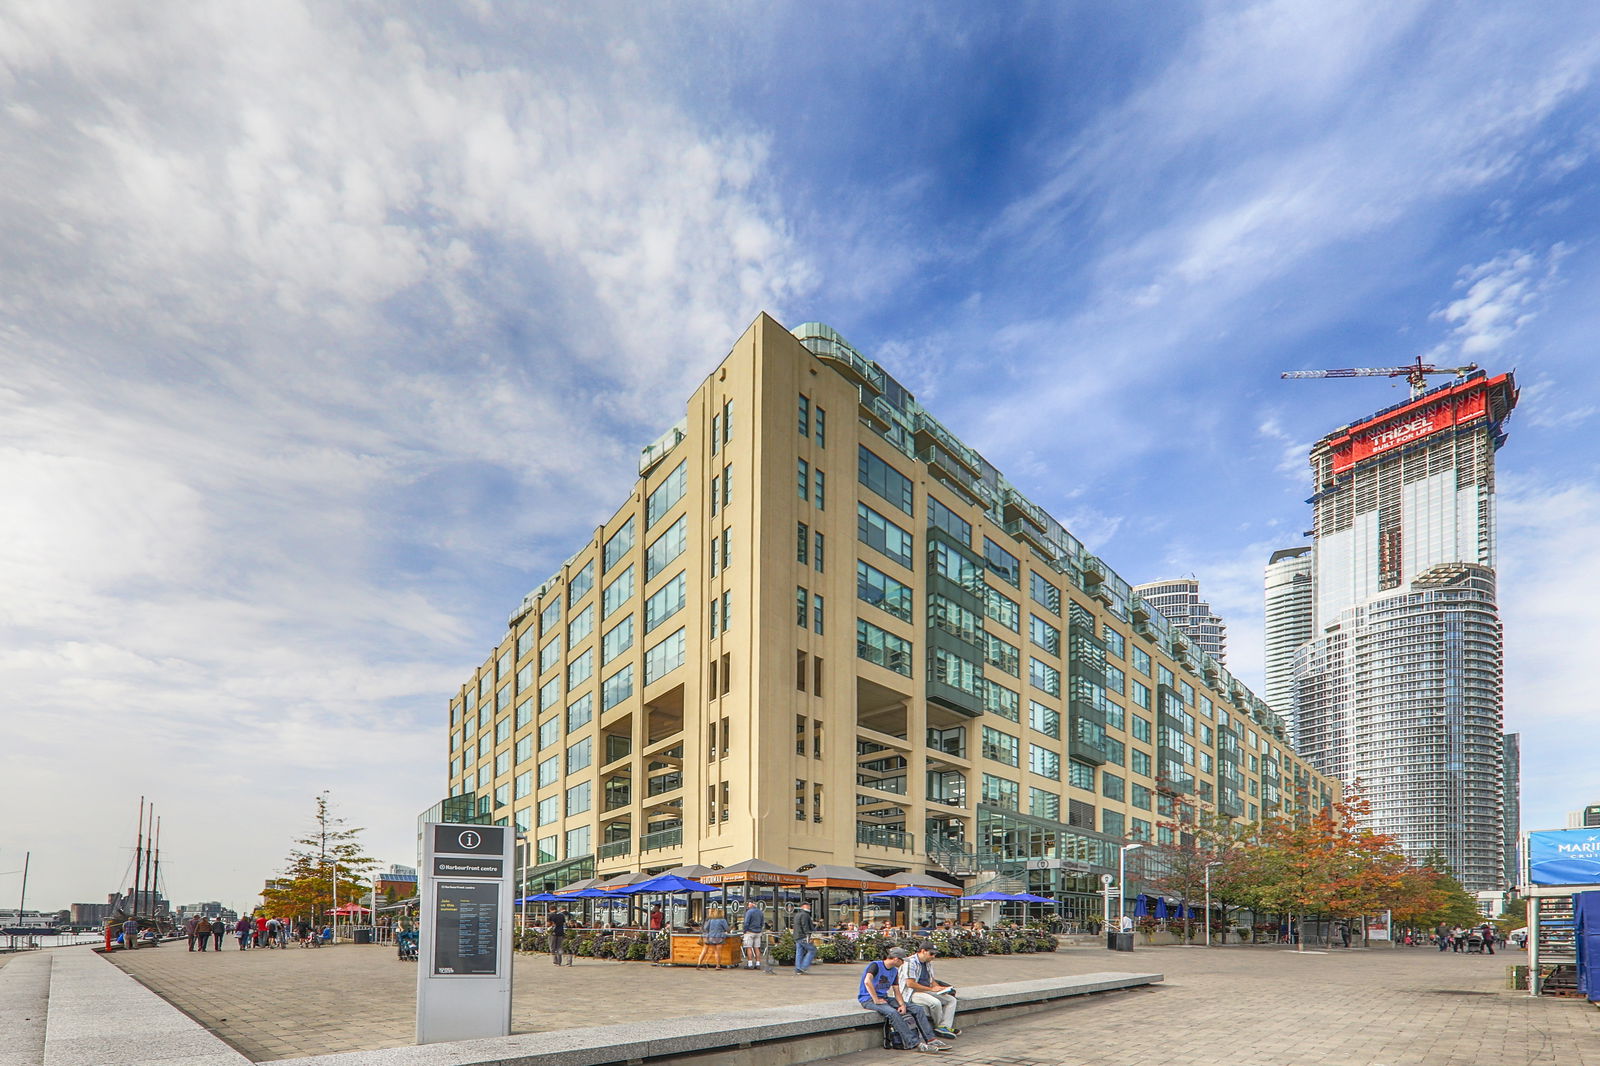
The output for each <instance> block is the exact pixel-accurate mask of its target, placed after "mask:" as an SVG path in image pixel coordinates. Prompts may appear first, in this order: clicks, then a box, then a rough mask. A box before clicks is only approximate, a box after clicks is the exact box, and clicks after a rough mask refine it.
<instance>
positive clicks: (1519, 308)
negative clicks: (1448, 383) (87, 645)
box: [1429, 243, 1571, 361]
mask: <svg viewBox="0 0 1600 1066" xmlns="http://www.w3.org/2000/svg"><path fill="white" fill-rule="evenodd" d="M1570 251H1571V249H1569V248H1567V247H1566V246H1565V245H1563V244H1559V243H1558V244H1555V245H1554V246H1552V247H1551V248H1550V250H1549V251H1548V252H1546V253H1545V254H1544V255H1542V256H1541V255H1538V254H1536V253H1533V252H1526V251H1521V250H1513V251H1509V252H1503V253H1501V254H1500V255H1497V256H1495V257H1494V258H1493V259H1491V260H1489V261H1488V262H1486V263H1480V264H1478V265H1477V266H1475V267H1469V268H1466V269H1464V270H1462V272H1461V279H1460V281H1459V283H1458V284H1457V288H1458V289H1460V290H1462V295H1461V296H1460V297H1459V298H1457V299H1455V300H1452V301H1451V302H1450V303H1448V304H1446V305H1445V306H1444V307H1443V308H1441V309H1440V310H1439V311H1437V312H1435V315H1434V317H1435V318H1437V319H1439V320H1441V321H1443V322H1446V323H1449V324H1450V325H1451V326H1452V327H1453V328H1452V329H1451V331H1450V336H1449V338H1448V339H1447V340H1446V341H1444V342H1443V343H1441V344H1440V345H1438V346H1437V347H1436V348H1435V349H1434V350H1433V351H1432V352H1430V353H1429V361H1437V360H1438V359H1441V358H1443V357H1444V356H1445V355H1446V354H1447V353H1459V354H1460V356H1461V357H1462V358H1465V359H1477V358H1480V357H1482V356H1484V355H1488V354H1490V353H1494V352H1498V351H1499V350H1500V349H1501V348H1503V347H1505V345H1506V342H1507V341H1509V340H1511V338H1512V337H1514V336H1516V334H1517V333H1518V331H1520V330H1521V329H1522V327H1524V326H1526V325H1527V324H1528V323H1529V322H1531V321H1533V319H1534V317H1535V316H1536V315H1537V314H1538V313H1539V311H1540V310H1541V309H1542V307H1543V305H1544V302H1545V299H1546V297H1547V295H1548V293H1549V292H1550V290H1551V289H1552V288H1553V287H1554V286H1555V284H1556V277H1557V273H1558V271H1559V270H1560V267H1561V261H1562V259H1564V258H1566V256H1567V255H1568V254H1569V253H1570Z"/></svg>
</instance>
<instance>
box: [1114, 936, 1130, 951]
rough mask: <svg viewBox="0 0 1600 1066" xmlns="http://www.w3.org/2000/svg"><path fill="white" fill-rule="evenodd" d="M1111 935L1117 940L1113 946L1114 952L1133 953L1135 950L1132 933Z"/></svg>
mask: <svg viewBox="0 0 1600 1066" xmlns="http://www.w3.org/2000/svg"><path fill="white" fill-rule="evenodd" d="M1111 935H1112V937H1113V938H1114V940H1115V943H1114V944H1113V946H1112V948H1111V950H1112V951H1132V950H1133V934H1132V933H1112V934H1111Z"/></svg>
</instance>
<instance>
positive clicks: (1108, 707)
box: [1104, 700, 1126, 729]
mask: <svg viewBox="0 0 1600 1066" xmlns="http://www.w3.org/2000/svg"><path fill="white" fill-rule="evenodd" d="M1104 709H1105V712H1106V728H1107V729H1122V728H1124V726H1123V718H1124V715H1125V714H1126V712H1125V711H1123V709H1122V707H1121V706H1120V705H1118V704H1115V703H1112V702H1111V701H1110V700H1106V704H1105V708H1104Z"/></svg>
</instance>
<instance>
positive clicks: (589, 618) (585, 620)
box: [567, 603, 594, 648]
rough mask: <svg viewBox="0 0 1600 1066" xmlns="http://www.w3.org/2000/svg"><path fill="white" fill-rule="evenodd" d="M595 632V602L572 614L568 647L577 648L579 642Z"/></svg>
mask: <svg viewBox="0 0 1600 1066" xmlns="http://www.w3.org/2000/svg"><path fill="white" fill-rule="evenodd" d="M593 632H594V604H592V603H591V604H589V606H587V607H585V608H584V609H583V610H581V611H579V612H578V613H577V614H575V615H573V616H572V621H570V622H568V623H567V647H569V648H576V647H577V646H578V642H579V641H580V640H582V639H583V638H584V637H587V636H588V635H589V634H590V633H593Z"/></svg>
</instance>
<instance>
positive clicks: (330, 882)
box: [261, 795, 378, 925]
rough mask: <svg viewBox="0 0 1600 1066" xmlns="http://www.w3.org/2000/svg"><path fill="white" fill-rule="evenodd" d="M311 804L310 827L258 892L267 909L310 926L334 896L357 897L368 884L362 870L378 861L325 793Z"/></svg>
mask: <svg viewBox="0 0 1600 1066" xmlns="http://www.w3.org/2000/svg"><path fill="white" fill-rule="evenodd" d="M316 804H317V806H316V813H315V815H314V819H313V826H312V829H311V832H310V833H309V834H307V835H306V836H303V837H300V838H298V839H296V840H295V841H294V843H295V845H296V846H295V847H293V848H291V849H290V851H289V859H288V862H287V864H286V865H285V867H284V869H283V871H282V872H281V873H280V874H279V875H278V877H277V878H276V879H274V880H273V881H272V882H270V883H269V885H268V887H267V888H266V889H265V890H263V891H262V893H261V901H262V907H263V908H264V909H265V911H266V912H267V913H268V914H271V915H275V916H277V917H279V918H285V919H288V920H290V921H301V920H304V921H307V922H310V923H311V924H313V925H316V924H318V923H320V922H322V921H324V920H326V916H327V914H328V912H329V911H331V910H333V909H334V907H335V905H336V904H335V898H336V897H337V901H338V905H343V904H346V903H354V902H356V900H357V898H358V897H360V896H361V895H362V894H363V893H365V892H366V891H367V890H368V889H369V888H370V887H371V886H370V882H369V881H367V880H366V878H365V875H366V874H367V872H368V871H370V870H371V869H372V868H373V867H375V866H377V865H378V860H377V859H374V858H372V857H371V856H370V855H367V854H365V852H364V850H363V848H362V846H361V842H360V836H361V833H362V832H363V830H362V829H360V828H351V827H347V826H346V825H345V823H344V819H342V818H339V817H337V816H335V815H334V814H333V812H332V811H331V810H330V809H329V806H328V799H327V797H326V796H323V795H319V796H317V800H316ZM335 886H337V888H336V887H335Z"/></svg>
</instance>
